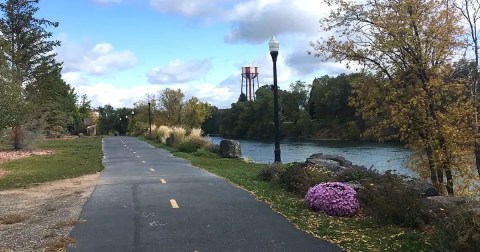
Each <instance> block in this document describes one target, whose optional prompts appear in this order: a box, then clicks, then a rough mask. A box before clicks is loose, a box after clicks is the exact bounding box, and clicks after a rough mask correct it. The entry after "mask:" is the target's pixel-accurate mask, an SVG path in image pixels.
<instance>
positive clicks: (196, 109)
mask: <svg viewBox="0 0 480 252" xmlns="http://www.w3.org/2000/svg"><path fill="white" fill-rule="evenodd" d="M212 112H213V107H212V106H211V105H210V104H208V103H206V102H201V101H200V100H198V98H197V97H192V98H190V99H189V100H188V101H186V102H185V103H184V105H183V106H182V125H184V126H187V127H188V128H200V127H201V125H202V123H203V122H205V120H206V119H207V118H210V117H211V116H212Z"/></svg>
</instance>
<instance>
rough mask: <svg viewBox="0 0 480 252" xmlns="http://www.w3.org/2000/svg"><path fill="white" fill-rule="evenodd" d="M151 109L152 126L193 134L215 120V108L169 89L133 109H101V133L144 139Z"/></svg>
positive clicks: (136, 104)
mask: <svg viewBox="0 0 480 252" xmlns="http://www.w3.org/2000/svg"><path fill="white" fill-rule="evenodd" d="M149 104H150V106H149ZM149 109H150V120H151V123H152V125H155V126H157V127H159V126H171V127H176V126H179V127H183V128H185V129H187V130H190V129H193V128H200V127H201V125H202V123H204V122H205V120H207V119H208V118H210V117H211V115H212V113H213V109H214V107H213V106H212V105H210V104H208V103H206V102H202V101H200V100H199V99H198V98H197V97H195V96H193V97H191V98H190V99H188V100H186V99H185V94H184V93H183V92H182V91H181V90H180V89H177V90H174V89H170V88H167V89H165V90H162V91H161V92H160V93H159V94H158V96H155V95H147V97H146V98H145V99H144V100H141V101H137V102H136V103H135V104H134V107H133V108H117V109H115V108H113V107H112V106H111V105H105V106H103V107H99V108H97V109H96V110H97V111H98V116H99V119H98V126H99V127H98V129H99V133H100V134H106V135H108V134H115V133H117V134H120V135H124V134H131V135H144V134H145V133H147V131H148V130H149V128H150V125H149V124H148V123H149Z"/></svg>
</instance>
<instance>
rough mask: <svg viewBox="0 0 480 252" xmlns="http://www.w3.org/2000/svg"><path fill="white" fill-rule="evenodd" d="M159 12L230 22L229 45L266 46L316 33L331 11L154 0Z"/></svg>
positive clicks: (294, 3)
mask: <svg viewBox="0 0 480 252" xmlns="http://www.w3.org/2000/svg"><path fill="white" fill-rule="evenodd" d="M150 4H151V5H152V6H153V7H154V8H155V9H156V10H158V11H160V12H164V13H174V14H179V15H182V16H186V17H189V18H194V19H196V20H198V19H200V20H212V19H213V20H221V21H226V22H230V25H231V29H230V31H229V32H228V33H227V34H225V36H224V40H225V42H227V43H237V42H249V43H262V42H264V41H266V40H267V39H268V38H270V36H272V35H280V34H307V35H308V34H313V33H316V32H318V22H319V20H320V18H322V17H323V16H325V14H327V13H328V12H329V10H330V9H331V8H330V7H328V6H327V5H326V4H324V3H323V2H321V1H318V0H177V1H171V0H150Z"/></svg>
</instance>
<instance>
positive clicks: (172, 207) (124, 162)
mask: <svg viewBox="0 0 480 252" xmlns="http://www.w3.org/2000/svg"><path fill="white" fill-rule="evenodd" d="M103 152H104V160H103V162H104V166H105V169H104V171H103V172H102V174H101V175H100V178H99V181H98V183H97V185H96V187H95V190H94V191H93V193H92V195H91V197H90V199H89V200H88V201H87V203H86V204H85V206H84V208H83V211H82V213H81V216H80V218H81V219H83V220H85V222H84V223H82V224H78V225H76V226H75V228H74V229H73V230H72V232H71V233H70V236H72V237H74V238H75V239H76V244H74V245H72V246H70V247H69V248H68V251H89V252H90V251H115V252H121V251H190V252H194V251H197V252H206V251H214V252H216V251H342V250H341V248H340V247H338V246H337V245H335V244H332V243H330V242H327V241H323V240H321V239H318V238H315V237H313V236H311V235H309V234H307V233H305V232H303V231H301V230H299V229H297V228H295V227H294V226H293V224H291V223H290V222H288V221H287V219H286V218H285V217H283V216H282V215H280V214H278V213H276V212H274V211H273V210H271V209H270V207H269V206H268V205H267V204H266V203H263V202H259V201H257V200H256V199H255V198H254V197H253V196H252V195H251V194H250V193H248V192H246V191H244V190H243V189H240V188H238V187H236V186H234V185H232V184H231V183H230V182H228V181H227V180H225V179H223V178H221V177H218V176H216V175H214V174H211V173H209V172H206V171H204V170H201V169H198V168H195V167H193V166H191V165H190V164H189V163H188V162H187V161H186V160H184V159H181V158H177V157H174V156H172V155H171V154H170V153H169V152H167V151H165V150H163V149H159V148H154V147H153V146H151V145H149V144H148V143H146V142H143V141H140V140H138V139H136V138H131V137H105V138H104V140H103Z"/></svg>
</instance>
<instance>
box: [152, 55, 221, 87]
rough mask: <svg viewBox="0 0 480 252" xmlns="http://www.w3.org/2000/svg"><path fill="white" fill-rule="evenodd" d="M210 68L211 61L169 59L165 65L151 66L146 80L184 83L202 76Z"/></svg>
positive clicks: (158, 82) (159, 82)
mask: <svg viewBox="0 0 480 252" xmlns="http://www.w3.org/2000/svg"><path fill="white" fill-rule="evenodd" d="M211 68H212V61H211V60H210V59H206V60H192V61H180V60H173V61H170V62H169V63H168V64H166V65H165V66H159V67H155V68H153V69H152V70H151V71H150V72H149V73H148V74H147V78H148V82H150V83H154V84H173V83H186V82H189V81H192V80H197V79H200V78H202V77H203V76H204V75H205V74H207V73H208V71H210V69H211Z"/></svg>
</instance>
